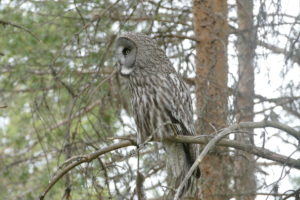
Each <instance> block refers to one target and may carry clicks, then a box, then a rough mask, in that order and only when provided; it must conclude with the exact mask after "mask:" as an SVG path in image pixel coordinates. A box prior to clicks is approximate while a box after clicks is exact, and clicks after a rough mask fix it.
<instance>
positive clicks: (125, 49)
mask: <svg viewBox="0 0 300 200" xmlns="http://www.w3.org/2000/svg"><path fill="white" fill-rule="evenodd" d="M122 53H123V55H124V56H127V55H128V54H129V53H130V49H129V48H124V49H123V51H122Z"/></svg>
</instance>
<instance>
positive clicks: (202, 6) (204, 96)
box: [193, 0, 230, 200]
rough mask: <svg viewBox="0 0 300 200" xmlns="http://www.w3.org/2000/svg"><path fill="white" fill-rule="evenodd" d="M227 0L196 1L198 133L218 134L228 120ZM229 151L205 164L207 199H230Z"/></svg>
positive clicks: (221, 150)
mask: <svg viewBox="0 0 300 200" xmlns="http://www.w3.org/2000/svg"><path fill="white" fill-rule="evenodd" d="M227 11H228V8H227V1H226V0H194V1H193V17H194V32H195V36H196V38H197V44H196V50H197V60H196V74H197V77H196V79H195V85H196V97H197V104H196V109H197V111H196V112H197V116H198V123H197V125H198V126H197V129H198V133H200V134H201V133H202V134H203V133H211V134H213V133H216V131H217V130H219V129H221V128H224V127H225V126H226V122H227V75H228V66H227V37H228V23H227ZM227 155H228V153H227V151H226V148H222V147H218V148H216V149H215V151H214V152H212V153H211V154H209V155H208V156H206V158H205V160H204V161H203V163H202V166H201V170H202V179H201V180H202V183H201V191H202V192H201V195H202V199H205V200H218V199H220V200H221V199H222V200H224V199H229V197H227V196H222V195H220V194H229V193H230V192H229V174H228V166H229V163H228V159H227V158H228V156H227Z"/></svg>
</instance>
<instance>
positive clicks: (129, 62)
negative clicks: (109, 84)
mask: <svg viewBox="0 0 300 200" xmlns="http://www.w3.org/2000/svg"><path fill="white" fill-rule="evenodd" d="M116 53H117V60H118V68H119V71H120V74H121V75H123V76H129V75H131V74H132V72H134V71H142V70H144V71H147V72H153V73H156V72H163V71H173V70H174V69H173V67H172V66H171V63H170V62H169V60H168V58H167V57H166V54H165V52H164V51H163V50H162V49H161V48H159V46H158V45H157V43H156V42H155V41H154V40H153V39H152V38H150V37H149V36H146V35H143V34H140V33H124V34H122V35H120V36H119V37H118V39H117V42H116Z"/></svg>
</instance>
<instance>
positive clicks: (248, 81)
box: [235, 0, 256, 200]
mask: <svg viewBox="0 0 300 200" xmlns="http://www.w3.org/2000/svg"><path fill="white" fill-rule="evenodd" d="M237 17H238V25H239V30H240V31H239V33H240V34H239V35H238V42H237V50H238V74H239V82H238V96H237V112H238V113H237V114H238V115H237V116H238V117H237V120H238V121H239V122H241V121H253V116H254V113H253V99H254V55H255V48H256V44H255V43H256V41H255V30H254V28H253V1H252V0H238V1H237ZM246 131H247V132H249V133H250V134H238V135H236V140H238V141H241V142H243V143H248V144H249V143H253V135H252V132H253V130H251V129H249V130H246ZM236 154H237V155H236V158H235V190H236V193H237V194H238V195H237V196H236V199H237V200H254V199H255V192H256V179H255V175H254V172H255V160H254V157H253V155H251V154H248V153H245V152H241V151H237V152H236Z"/></svg>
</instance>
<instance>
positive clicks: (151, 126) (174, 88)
mask: <svg viewBox="0 0 300 200" xmlns="http://www.w3.org/2000/svg"><path fill="white" fill-rule="evenodd" d="M116 47H117V56H118V64H119V66H118V67H119V70H120V74H121V75H123V76H125V77H127V79H128V80H129V85H130V88H131V92H132V99H131V102H132V107H133V113H134V118H135V122H136V125H137V129H138V134H137V142H138V143H139V144H141V143H143V142H144V141H145V140H146V139H147V138H148V137H149V136H150V135H151V134H152V135H153V138H154V139H155V140H160V141H162V142H163V144H164V147H165V148H166V151H167V153H168V154H167V168H168V169H169V170H168V172H169V173H171V174H169V181H170V182H171V183H172V184H173V186H174V187H177V186H178V185H179V184H180V182H181V181H182V180H183V178H184V176H185V174H186V173H187V172H188V170H189V168H190V167H191V165H192V164H193V162H194V160H195V158H196V155H197V152H198V146H197V145H193V144H179V143H172V142H166V141H164V138H166V137H168V136H173V135H196V133H195V127H194V123H193V111H192V100H191V96H190V93H189V90H188V88H187V86H186V84H185V83H184V82H183V80H182V79H181V78H180V76H179V75H178V74H177V72H176V71H175V69H174V68H173V67H172V64H171V62H170V61H169V59H168V58H167V56H166V54H165V52H164V51H163V50H162V49H160V48H159V47H158V45H157V44H156V42H155V41H154V40H153V39H151V38H150V37H148V36H145V35H142V34H138V33H125V34H123V35H121V36H120V37H119V38H118V40H117V44H116ZM194 175H195V177H197V178H198V177H199V176H200V170H199V169H198V170H197V171H196V172H195V173H194ZM185 189H187V187H186V188H185Z"/></svg>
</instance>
